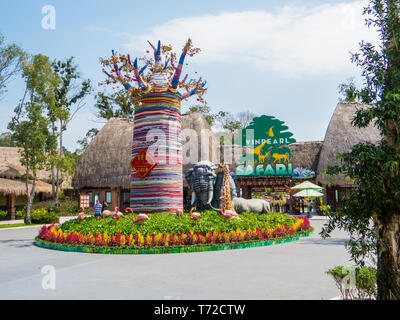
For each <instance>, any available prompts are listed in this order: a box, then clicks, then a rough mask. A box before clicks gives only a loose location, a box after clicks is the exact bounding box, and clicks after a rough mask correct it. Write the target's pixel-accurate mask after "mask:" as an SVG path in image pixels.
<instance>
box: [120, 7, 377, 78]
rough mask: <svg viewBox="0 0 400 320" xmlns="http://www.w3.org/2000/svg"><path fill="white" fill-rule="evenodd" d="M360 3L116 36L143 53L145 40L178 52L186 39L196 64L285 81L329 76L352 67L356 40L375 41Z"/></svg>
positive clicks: (185, 21)
mask: <svg viewBox="0 0 400 320" xmlns="http://www.w3.org/2000/svg"><path fill="white" fill-rule="evenodd" d="M365 4H366V2H365V1H356V2H351V3H338V4H328V5H323V6H318V7H313V8H305V7H299V6H285V7H284V8H282V9H281V10H280V11H279V12H277V13H272V12H268V11H246V12H227V13H220V14H217V15H202V16H197V17H187V18H179V19H174V20H171V21H168V22H166V23H164V24H161V25H155V26H153V27H152V28H151V29H150V30H149V32H148V33H146V34H140V35H137V34H128V33H121V34H120V36H122V37H126V38H128V39H129V40H128V42H127V43H125V44H124V45H123V47H124V48H125V49H128V50H132V51H134V52H136V54H137V53H138V51H139V52H143V51H144V49H145V47H146V40H150V41H153V42H155V41H156V40H158V39H160V40H161V41H163V42H164V43H170V44H172V45H173V46H174V48H175V50H178V49H179V50H180V48H181V47H182V46H183V44H184V42H185V40H186V39H187V38H188V37H190V38H192V39H193V42H194V45H195V46H196V47H200V48H201V49H202V52H201V54H199V55H198V56H196V57H195V58H194V59H196V60H197V61H198V62H199V63H208V62H227V63H232V64H236V63H248V64H250V65H252V66H253V67H256V68H258V69H263V70H266V71H277V72H280V73H282V74H283V75H285V76H289V77H296V76H301V75H320V74H332V73H340V72H343V71H347V70H349V69H351V68H352V65H351V63H350V61H349V59H350V55H349V52H350V51H351V52H355V51H356V50H357V48H358V43H359V42H360V41H361V40H367V41H372V42H373V43H376V42H377V35H376V34H375V31H374V30H373V29H368V28H367V27H366V26H365V25H364V19H365V17H363V16H362V11H363V7H364V6H365Z"/></svg>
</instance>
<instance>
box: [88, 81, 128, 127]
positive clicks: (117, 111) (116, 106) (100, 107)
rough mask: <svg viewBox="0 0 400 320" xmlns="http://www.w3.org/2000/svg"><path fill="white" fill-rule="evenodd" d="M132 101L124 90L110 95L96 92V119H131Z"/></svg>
mask: <svg viewBox="0 0 400 320" xmlns="http://www.w3.org/2000/svg"><path fill="white" fill-rule="evenodd" d="M133 104H134V99H133V97H132V95H131V94H129V93H128V92H127V91H126V90H125V89H121V90H119V91H117V92H114V93H112V94H110V95H107V94H106V93H105V92H98V93H97V95H96V104H95V108H96V109H97V110H96V117H97V118H100V119H105V120H109V119H111V118H127V119H129V118H133V113H134V108H133Z"/></svg>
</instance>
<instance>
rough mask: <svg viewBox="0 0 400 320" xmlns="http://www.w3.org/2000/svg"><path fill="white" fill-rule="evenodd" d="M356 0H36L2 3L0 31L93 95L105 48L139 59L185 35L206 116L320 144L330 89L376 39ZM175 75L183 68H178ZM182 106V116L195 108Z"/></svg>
mask: <svg viewBox="0 0 400 320" xmlns="http://www.w3.org/2000/svg"><path fill="white" fill-rule="evenodd" d="M365 4H366V2H365V1H344V0H343V1H326V0H325V1H324V0H301V1H300V0H286V1H266V0H263V1H261V0H260V1H256V0H249V1H242V0H240V1H233V0H229V1H228V0H219V1H208V0H205V1H154V0H152V1H132V0H131V1H128V0H120V1H118V2H115V1H103V0H86V1H78V0H71V1H61V0H60V1H51V0H47V1H40V0H35V1H32V0H14V1H11V0H2V1H1V3H0V21H1V23H0V32H1V33H2V34H3V35H4V36H5V37H6V41H7V42H15V43H17V44H18V45H20V46H21V47H22V48H23V49H24V50H26V51H27V52H29V53H31V54H36V53H42V54H45V55H48V56H49V57H50V58H51V59H54V58H58V59H64V58H66V57H70V56H74V57H76V62H77V63H78V64H79V69H80V72H81V74H82V76H83V77H84V78H90V79H91V80H92V83H93V84H94V86H95V91H98V90H103V89H104V88H103V87H100V88H99V87H98V86H97V85H98V83H99V82H100V81H103V80H104V75H103V74H102V72H101V66H100V63H99V57H105V56H109V55H110V52H111V49H116V50H117V51H119V52H127V53H131V55H132V56H142V55H143V53H144V52H145V50H147V49H148V45H147V43H146V40H150V41H152V42H156V41H157V40H158V39H160V40H161V41H162V42H163V43H171V44H172V45H173V47H174V50H175V52H177V53H178V52H180V50H181V47H182V45H183V44H184V42H185V41H186V39H187V38H188V37H191V38H192V39H193V42H194V45H195V46H199V47H200V48H201V49H202V52H201V53H200V54H199V55H197V56H195V57H194V58H193V59H191V60H189V61H188V62H189V67H188V68H189V70H188V71H192V72H194V71H197V72H198V73H199V74H200V75H201V76H202V77H203V78H205V79H207V81H208V86H207V87H208V93H207V94H206V99H207V101H208V104H209V105H210V106H211V108H212V110H213V111H215V112H216V111H219V110H224V111H229V112H232V113H237V112H240V111H243V110H246V109H248V110H251V111H254V112H256V113H258V114H267V115H272V116H275V117H277V118H279V119H280V120H283V121H285V122H286V124H287V125H288V126H289V129H290V131H291V132H293V133H294V137H295V138H296V140H297V141H312V140H323V138H324V135H325V131H326V129H327V125H328V123H329V120H330V117H331V116H332V113H333V111H334V108H335V107H336V104H337V102H338V98H339V94H338V90H337V88H338V85H339V84H340V83H341V82H344V81H346V80H347V79H348V78H351V77H354V78H355V79H356V81H358V82H359V83H361V80H360V78H359V74H360V72H359V70H358V69H356V68H355V66H353V65H352V64H351V63H350V54H349V52H350V51H352V52H354V51H355V50H356V49H357V47H358V42H359V41H361V40H370V41H376V33H375V32H374V31H373V30H369V29H367V28H366V27H365V26H364V23H363V18H362V16H361V13H362V7H363V6H364V5H365ZM45 5H52V6H54V7H55V9H56V29H55V30H44V29H43V28H42V26H41V21H42V18H43V14H42V13H41V11H42V7H43V6H45ZM184 71H185V70H184ZM23 88H24V84H23V81H22V80H21V79H16V80H14V81H13V82H11V83H10V84H9V86H8V88H7V89H8V93H7V94H6V96H5V97H3V99H2V101H0V110H1V113H0V114H1V115H0V132H4V131H6V130H7V129H6V128H7V123H8V122H9V121H10V119H11V116H12V113H13V109H14V107H15V106H16V104H17V103H18V101H19V99H20V98H21V97H22V94H23ZM195 102H196V101H195V99H194V98H192V100H189V101H188V102H185V103H183V109H184V110H185V109H187V107H188V106H189V105H191V104H195ZM93 103H94V100H93V97H89V98H87V99H86V104H85V107H84V108H83V109H82V110H81V111H80V112H79V113H78V114H77V115H76V117H75V118H74V120H73V121H72V122H71V123H70V125H69V128H68V130H67V132H66V134H65V145H66V147H67V148H68V149H71V150H74V149H75V148H76V147H77V144H76V141H77V140H78V139H81V138H82V137H83V136H84V135H85V133H86V132H87V130H88V129H90V128H92V127H97V128H101V127H102V126H103V125H104V123H101V122H99V121H98V120H96V118H95V116H94V111H95V110H94V108H93Z"/></svg>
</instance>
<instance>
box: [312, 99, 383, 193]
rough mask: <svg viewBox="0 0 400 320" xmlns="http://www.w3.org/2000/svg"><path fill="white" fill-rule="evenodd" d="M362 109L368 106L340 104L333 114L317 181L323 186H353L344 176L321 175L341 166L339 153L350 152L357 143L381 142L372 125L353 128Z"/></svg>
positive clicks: (353, 103) (321, 156)
mask: <svg viewBox="0 0 400 320" xmlns="http://www.w3.org/2000/svg"><path fill="white" fill-rule="evenodd" d="M360 108H368V105H367V104H362V103H356V102H346V103H339V104H338V105H337V107H336V109H335V112H334V113H333V116H332V119H331V121H330V123H329V126H328V129H327V131H326V135H325V140H324V144H323V146H322V149H321V154H320V156H319V161H318V167H317V171H318V173H319V174H318V176H317V181H318V182H321V183H323V184H327V183H329V182H334V183H335V184H337V185H344V186H345V185H353V183H352V181H349V180H348V179H346V178H345V177H344V176H328V175H326V174H323V173H321V171H322V170H324V169H326V168H327V167H328V166H334V165H340V160H338V159H337V158H336V155H337V154H338V153H344V152H349V151H350V150H351V148H352V146H354V145H355V144H357V143H360V142H371V143H374V144H375V143H377V142H379V141H380V140H381V136H380V133H379V130H378V129H377V128H376V127H374V126H373V125H370V126H369V127H367V128H362V129H360V128H357V127H354V126H352V124H351V123H352V120H353V118H354V116H355V112H356V110H357V109H360Z"/></svg>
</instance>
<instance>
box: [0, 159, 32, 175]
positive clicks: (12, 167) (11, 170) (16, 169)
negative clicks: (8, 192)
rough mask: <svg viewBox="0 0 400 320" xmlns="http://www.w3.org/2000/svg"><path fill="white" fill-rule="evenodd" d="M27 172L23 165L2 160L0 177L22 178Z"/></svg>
mask: <svg viewBox="0 0 400 320" xmlns="http://www.w3.org/2000/svg"><path fill="white" fill-rule="evenodd" d="M25 174H26V169H25V168H24V167H22V166H19V165H16V164H12V163H9V162H0V178H4V179H20V178H21V177H22V176H23V175H25Z"/></svg>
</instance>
